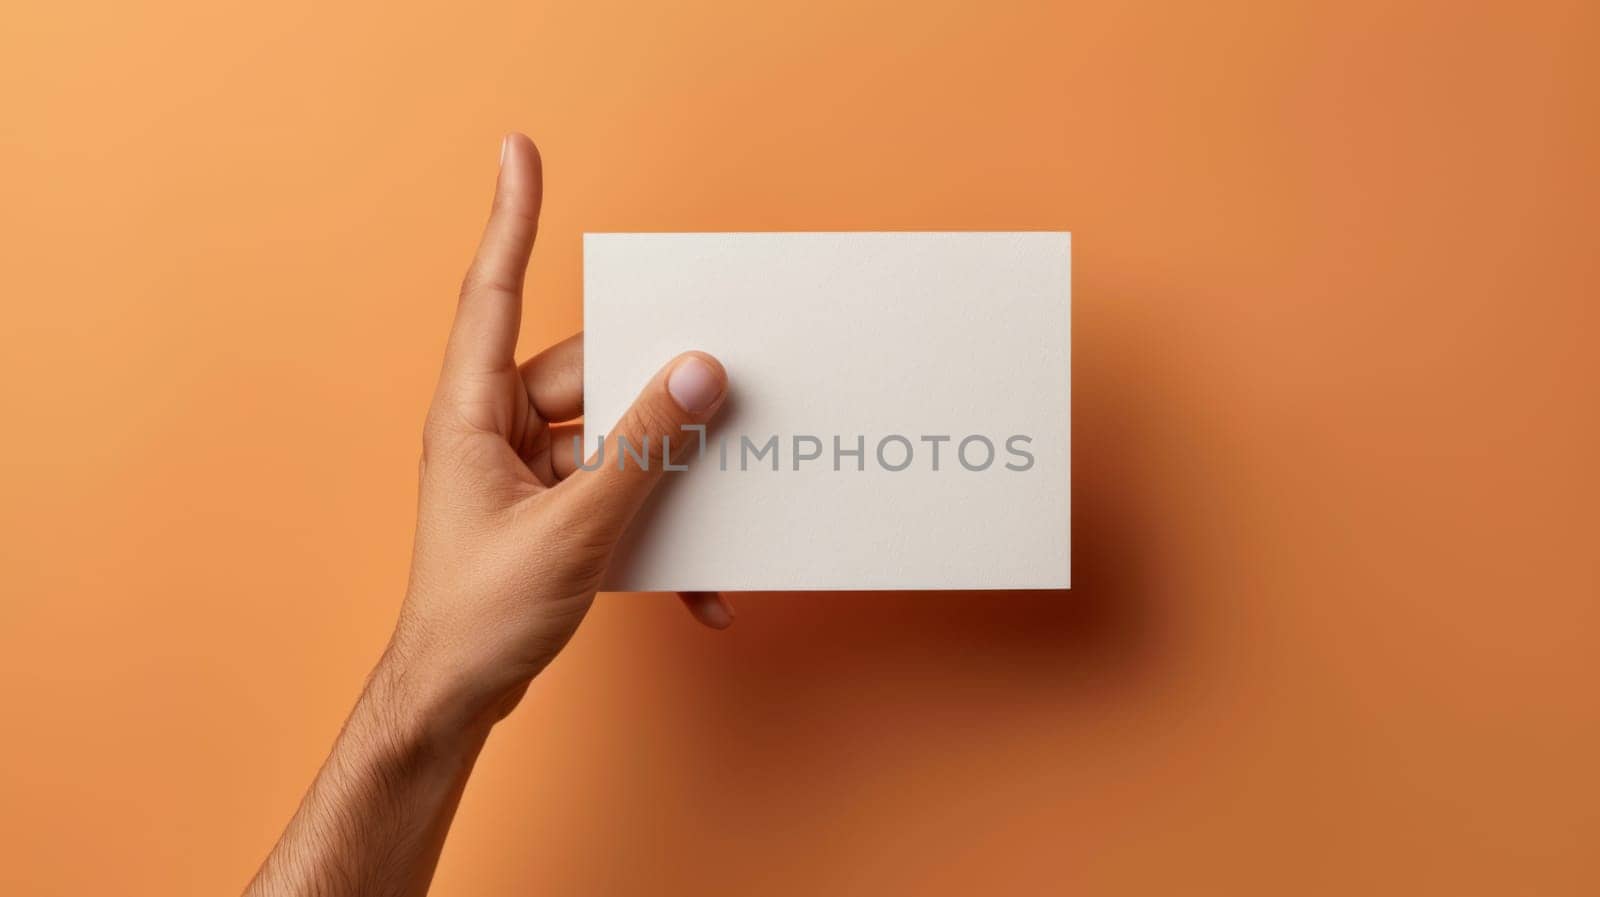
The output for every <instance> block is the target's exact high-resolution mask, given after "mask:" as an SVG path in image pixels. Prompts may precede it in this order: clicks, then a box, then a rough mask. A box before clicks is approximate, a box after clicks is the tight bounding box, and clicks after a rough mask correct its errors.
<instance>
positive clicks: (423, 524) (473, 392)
mask: <svg viewBox="0 0 1600 897" xmlns="http://www.w3.org/2000/svg"><path fill="white" fill-rule="evenodd" d="M541 193H542V174H541V166H540V160H539V153H538V150H537V149H536V148H535V147H534V145H533V142H532V141H530V140H529V139H528V138H526V137H523V136H522V135H515V134H514V135H511V136H509V137H507V138H506V139H505V142H504V144H503V145H502V149H501V163H500V178H499V184H498V187H497V190H496V193H495V200H494V207H493V210H492V212H491V214H490V217H489V223H488V226H487V228H486V229H485V231H484V234H483V240H482V243H481V244H480V246H479V248H478V253H477V257H476V259H475V260H474V261H473V263H472V267H471V269H470V270H469V271H468V273H467V276H466V280H465V283H464V284H463V286H462V288H461V300H460V304H459V306H458V308H457V311H456V319H455V324H454V327H453V328H452V330H451V333H450V340H449V343H448V346H447V348H446V352H445V362H444V371H443V373H442V374H441V376H440V378H439V385H438V389H437V391H436V392H435V395H434V399H433V405H432V408H431V409H430V410H429V413H428V419H427V424H426V428H425V429H424V432H423V451H422V471H421V489H420V507H419V509H418V519H417V534H416V545H415V549H414V554H413V559H412V565H411V582H410V586H409V589H408V592H407V595H406V599H405V604H404V607H403V609H402V611H401V615H400V621H399V623H398V625H397V626H396V629H395V633H394V637H393V639H392V641H391V643H390V648H389V650H388V652H386V655H385V658H384V662H383V664H382V665H380V669H381V670H382V671H384V672H388V673H389V674H391V675H393V676H394V677H396V678H397V680H398V681H400V682H402V683H403V684H404V686H405V688H404V690H405V691H406V692H407V693H408V694H410V695H411V696H412V697H413V699H414V700H416V701H419V702H420V704H421V706H420V707H419V708H418V709H420V710H421V711H423V712H425V713H427V714H431V715H433V716H434V718H436V719H438V720H439V721H440V722H441V723H443V724H445V725H448V726H452V727H459V726H475V725H488V724H492V723H493V722H494V721H496V720H498V719H500V718H501V717H503V716H504V715H505V714H506V713H508V712H509V711H510V710H511V708H512V707H514V706H515V705H516V703H517V701H518V700H519V699H520V698H521V697H522V694H523V692H524V691H526V689H527V685H528V683H529V681H530V680H531V679H532V678H533V676H534V675H535V674H537V673H538V672H539V671H540V670H541V669H543V668H544V666H545V664H547V663H549V662H550V660H551V659H552V658H553V657H554V656H555V655H556V652H558V651H560V650H561V648H562V646H564V645H565V644H566V643H567V640H568V639H569V638H571V637H572V634H573V631H574V630H576V629H577V627H578V624H579V623H580V622H582V620H583V617H584V614H585V613H587V611H588V610H589V606H590V604H591V603H592V602H593V600H594V595H595V591H596V589H597V588H599V586H600V581H601V576H602V574H603V573H604V571H605V568H606V565H607V563H608V562H609V561H610V559H611V553H612V550H613V548H614V547H615V545H616V542H617V539H618V538H619V537H620V536H621V535H622V533H623V530H624V529H625V528H626V527H627V525H628V522H629V521H630V520H631V519H632V518H633V516H634V513H635V512H636V511H637V510H638V508H639V507H640V505H641V504H642V503H643V501H644V500H645V498H646V497H647V496H648V495H649V494H650V492H651V490H652V489H653V488H654V487H655V485H656V483H657V481H658V480H659V478H660V477H661V475H662V467H663V465H662V464H661V463H660V452H661V446H662V437H663V436H671V437H674V438H673V440H672V441H673V443H674V448H675V449H682V448H688V447H690V446H692V445H694V444H695V440H693V439H692V438H682V437H683V435H684V434H682V433H681V431H680V430H679V427H680V426H681V425H684V424H701V423H704V422H705V421H706V420H708V419H709V418H710V417H711V416H712V415H713V414H715V413H716V411H717V409H718V407H719V406H720V405H721V404H722V402H723V399H724V397H725V396H726V394H727V377H726V374H725V372H724V371H723V369H722V366H721V364H719V363H718V362H717V361H716V359H714V358H712V357H710V356H709V355H706V354H704V353H700V352H689V353H685V354H683V355H680V356H678V357H677V358H675V359H673V360H672V361H670V362H668V363H667V365H666V366H665V367H663V368H662V370H661V371H660V373H658V374H657V375H656V376H655V378H654V379H652V380H651V381H650V382H649V383H648V384H646V385H645V387H644V390H643V392H641V393H640V395H639V398H638V399H637V400H636V401H635V403H634V404H633V406H632V408H631V409H629V411H628V413H627V414H626V415H625V416H624V418H623V419H622V421H621V422H619V423H618V425H617V426H616V428H615V431H614V432H613V433H610V434H607V440H608V444H607V446H606V451H605V458H606V460H607V461H608V463H606V464H604V465H602V466H601V468H600V469H598V470H583V469H574V468H575V467H576V464H575V460H576V459H575V458H574V450H573V445H574V443H573V438H574V437H575V436H577V435H579V432H580V430H581V427H580V426H578V425H573V424H567V425H565V426H562V425H560V424H561V422H566V421H572V420H573V419H574V418H577V417H579V416H580V415H581V414H582V413H583V337H582V334H579V335H577V336H573V337H571V338H569V339H567V340H566V341H564V342H561V343H558V344H557V345H555V346H552V347H550V348H549V349H546V350H545V351H544V352H542V353H540V354H539V355H537V356H535V357H533V358H532V359H531V360H529V361H527V362H526V363H524V364H522V365H521V366H520V367H519V366H518V364H517V362H516V357H515V354H514V353H515V350H516V343H517V330H518V326H519V323H520V320H521V317H522V286H523V274H524V272H525V270H526V268H527V265H528V258H529V255H530V253H531V251H532V249H533V241H534V234H535V232H536V230H537V228H538V220H539V205H540V196H541ZM618 434H621V435H625V436H626V437H627V438H628V441H629V444H630V445H632V446H635V447H637V446H639V445H640V444H641V442H642V440H644V439H646V438H648V445H649V446H650V450H651V452H652V453H653V455H654V463H652V464H651V465H650V469H649V470H648V471H646V470H641V469H639V466H638V465H636V464H633V463H631V462H630V463H629V464H628V465H626V466H627V469H626V470H619V469H618V465H617V464H616V463H614V462H612V461H611V459H615V458H619V457H620V453H619V452H618V451H617V447H616V442H615V439H616V436H617V435H618ZM675 454H679V455H680V456H681V452H675ZM683 598H684V601H685V603H686V604H687V605H688V607H689V609H690V611H691V613H693V614H694V615H695V616H696V617H697V618H698V619H699V620H700V621H701V622H702V623H705V624H706V625H708V626H712V627H714V628H723V627H726V626H727V625H729V623H731V622H732V612H731V608H730V607H729V606H728V605H727V603H726V602H725V601H724V599H723V598H722V597H721V596H719V595H717V594H716V593H693V594H686V595H684V596H683Z"/></svg>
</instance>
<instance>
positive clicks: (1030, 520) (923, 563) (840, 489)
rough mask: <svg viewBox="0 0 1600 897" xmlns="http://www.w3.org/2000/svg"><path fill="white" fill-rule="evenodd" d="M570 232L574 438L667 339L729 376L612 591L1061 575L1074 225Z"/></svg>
mask: <svg viewBox="0 0 1600 897" xmlns="http://www.w3.org/2000/svg"><path fill="white" fill-rule="evenodd" d="M583 253H584V262H583V265H584V332H585V336H584V344H585V345H584V354H585V358H584V384H585V411H586V417H585V424H586V432H585V435H584V445H585V449H586V452H587V453H593V451H594V448H595V444H596V439H597V437H598V435H599V434H601V433H604V432H607V431H608V430H609V428H610V427H611V426H612V425H613V424H615V423H616V421H617V420H618V418H620V417H621V416H622V413H623V411H624V410H625V409H626V408H627V407H628V405H629V404H630V403H632V401H633V399H634V397H635V396H636V395H637V394H638V391H639V389H640V387H642V386H643V385H644V384H645V383H646V382H647V381H648V380H649V379H650V377H651V376H652V375H653V374H654V373H655V372H656V371H657V370H659V369H660V367H661V366H662V365H663V364H665V363H666V362H667V361H668V360H669V359H671V358H672V357H673V356H675V355H677V354H678V353H679V352H682V351H685V350H688V349H701V350H704V351H706V352H709V353H711V354H712V355H715V356H716V357H717V358H718V359H720V360H721V361H722V363H723V364H724V365H725V366H726V367H727V369H728V376H729V381H730V384H731V385H730V389H729V394H728V401H727V404H726V405H725V406H724V408H723V410H722V413H721V414H720V415H719V416H718V419H717V420H716V421H715V422H714V423H713V424H712V425H711V427H710V429H709V430H708V432H707V433H706V438H705V441H704V451H703V453H702V454H700V455H699V456H697V457H694V458H692V459H691V460H690V461H689V470H688V471H687V472H676V471H674V472H669V473H667V474H665V476H664V479H663V482H662V484H661V487H660V489H659V490H658V491H657V492H656V494H655V495H654V496H653V497H652V498H651V500H650V503H649V504H648V505H647V506H646V507H645V508H644V510H643V511H642V512H641V514H640V516H639V517H638V518H637V519H636V521H635V523H634V524H633V526H632V527H630V529H629V531H628V533H627V535H626V536H625V537H624V539H623V542H622V544H621V545H620V546H619V548H618V552H617V556H616V559H615V562H614V563H613V565H612V568H611V572H610V573H609V575H608V579H607V583H606V587H607V588H608V589H612V590H619V591H624V590H626V591H657V590H662V591H665V590H696V591H698V590H727V591H786V590H808V589H1044V588H1050V589H1057V588H1067V587H1068V586H1069V585H1070V570H1071V536H1070V526H1071V412H1070V406H1071V237H1070V235H1069V234H1066V233H1038V232H1029V233H727V234H586V235H585V236H584V243H583ZM683 436H684V438H685V439H692V440H695V441H697V442H698V441H699V436H698V435H697V434H693V433H685V434H683ZM674 441H676V440H674ZM651 450H652V452H653V453H654V454H655V458H656V461H657V463H659V459H660V449H659V446H651ZM605 461H606V463H612V464H614V463H617V459H616V458H613V457H607V458H606V459H605ZM626 463H633V462H632V460H631V459H629V460H628V461H627V462H626ZM774 468H776V469H774Z"/></svg>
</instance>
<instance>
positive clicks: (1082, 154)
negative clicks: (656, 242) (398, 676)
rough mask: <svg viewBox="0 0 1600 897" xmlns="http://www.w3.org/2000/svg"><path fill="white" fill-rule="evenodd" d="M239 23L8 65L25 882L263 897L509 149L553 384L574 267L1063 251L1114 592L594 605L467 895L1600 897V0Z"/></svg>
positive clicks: (67, 17)
mask: <svg viewBox="0 0 1600 897" xmlns="http://www.w3.org/2000/svg"><path fill="white" fill-rule="evenodd" d="M223 6H224V5H223V4H217V3H215V2H185V3H179V2H161V3H154V4H136V3H126V2H116V3H112V2H73V0H66V2H60V0H52V2H44V0H23V3H22V4H21V6H20V7H19V6H18V5H16V4H15V3H13V4H10V5H8V7H7V14H6V20H7V21H6V25H5V26H4V28H3V29H0V91H3V92H4V104H3V114H0V187H3V190H0V193H3V198H0V204H3V205H0V216H3V217H0V221H3V224H0V243H3V249H0V259H3V293H0V294H3V296H4V299H5V312H4V325H3V326H4V331H3V336H4V343H3V350H0V402H3V404H0V420H3V421H4V435H5V440H4V444H3V445H0V464H3V477H0V490H3V491H0V553H3V554H0V558H3V568H4V585H3V586H0V590H3V593H4V598H3V602H0V699H3V709H0V712H3V717H0V718H3V719H4V737H3V738H0V892H4V893H6V894H91V893H117V894H128V895H157V894H161V895H166V894H175V893H195V894H200V893H207V894H215V893H228V892H231V891H233V890H236V889H238V888H240V887H242V886H243V884H244V883H245V881H246V879H247V878H248V877H249V875H250V874H251V872H252V871H253V869H254V867H255V865H256V863H257V862H258V861H259V860H260V858H261V857H262V855H263V854H264V853H265V851H266V850H267V848H268V846H269V845H270V844H271V842H272V840H273V839H274V838H275V837H276V835H277V834H278V832H279V830H280V828H281V827H282V825H283V824H284V822H285V821H286V819H287V818H288V816H289V814H290V812H291V810H292V809H293V807H294V805H295V803H296V801H297V799H298V796H299V794H300V793H301V790H302V789H303V788H304V787H305V786H306V784H307V783H308V782H309V780H310V778H311V775H312V773H313V771H314V770H315V768H316V766H317V764H318V763H319V761H320V760H321V758H322V756H323V754H324V752H325V751H326V749H327V747H328V745H329V743H330V741H331V739H332V737H333V735H334V733H335V731H336V729H337V727H338V725H339V722H340V720H341V719H342V717H343V715H344V713H345V711H346V710H347V708H348V707H349V705H350V703H351V701H352V699H353V698H354V696H355V694H356V692H357V690H358V688H359V686H360V683H361V680H362V676H363V674H364V672H365V670H366V669H367V667H368V665H369V664H370V663H371V662H372V661H373V659H374V658H375V657H376V655H377V652H378V651H379V649H380V647H381V645H382V643H383V641H384V638H385V635H386V633H387V630H388V627H389V625H390V621H391V617H392V614H393V613H394V611H395V609H396V607H397V603H398V600H399V598H400V594H401V590H402V588H403V586H404V582H405V575H406V561H407V554H408V550H409V545H410V531H411V523H412V513H413V502H414V493H413V489H414V485H415V484H414V474H415V465H416V456H417V452H418V446H419V428H420V423H421V419H422V414H423V409H424V407H425V404H426V402H427V400H428V397H429V391H430V388H431V383H432V380H433V377H434V375H435V372H436V369H437V363H438V358H439V354H440V349H441V346H442V341H443V336H444V333H445V329H446V327H447V325H448V322H449V318H450V315H451V311H452V304H453V300H454V294H455V289H456V285H457V283H458V278H459V276H460V273H461V272H462V270H463V269H464V266H465V263H466V261H467V258H468V256H469V253H470V251H471V248H472V246H473V243H474V241H475V239H476V235H477V231H478V228H479V226H480V225H481V222H482V220H483V217H484V215H485V212H486V209H487V202H488V197H489V190H490V185H491V182H492V179H493V176H494V168H495V159H496V155H497V153H498V149H499V137H500V134H501V132H503V131H505V130H509V129H513V128H517V129H524V130H526V131H528V132H530V133H531V134H533V135H534V136H535V138H536V139H537V140H538V141H539V143H540V145H541V147H542V148H543V152H544V158H545V170H546V174H547V177H548V186H547V189H546V193H545V223H544V227H543V229H542V233H541V236H540V245H539V248H538V250H537V252H536V254H535V257H534V267H533V272H532V275H531V279H530V285H531V299H530V313H529V314H528V316H527V318H526V324H525V331H524V334H523V337H524V347H525V349H527V350H530V351H531V350H532V349H534V348H536V347H538V346H540V345H542V344H545V343H548V342H551V341H553V340H555V339H557V338H559V337H561V336H563V335H565V334H567V333H568V332H570V331H572V330H574V329H576V328H578V327H579V326H580V294H579V293H580V290H579V288H580V257H579V235H580V234H581V233H582V232H583V231H585V230H723V229H726V230H831V229H893V228H929V229H946V228H948V229H1012V228H1023V229H1025V228H1066V229H1070V230H1072V231H1073V232H1074V247H1075V254H1076V258H1075V261H1074V267H1075V271H1076V282H1075V296H1074V301H1075V305H1076V309H1075V334H1074V336H1075V361H1074V364H1075V368H1074V380H1075V383H1074V388H1075V392H1076V394H1075V396H1074V415H1075V417H1074V425H1073V431H1074V434H1075V436H1076V445H1075V448H1074V451H1075V456H1074V462H1075V468H1074V478H1075V487H1076V496H1075V499H1076V509H1075V513H1076V525H1075V537H1076V544H1075V546H1074V550H1075V561H1076V564H1075V576H1074V581H1075V582H1076V584H1077V588H1075V589H1074V590H1073V591H1072V592H1071V593H1069V594H1066V595H1064V596H1063V595H1060V594H1015V595H993V594H984V595H974V594H920V595H909V594H867V595H806V594H786V595H749V596H744V597H743V599H742V601H740V610H741V616H740V620H739V623H738V626H737V627H736V629H735V631H733V632H731V633H728V634H718V633H713V632H709V631H703V630H701V629H698V628H696V627H695V626H694V625H692V624H691V623H690V621H689V619H688V617H687V615H685V614H684V613H683V612H682V611H681V609H680V608H678V607H677V606H675V603H674V601H673V600H672V599H670V598H668V597H666V596H660V595H657V596H612V597H607V598H603V599H602V600H601V602H600V603H599V605H598V606H597V608H596V611H595V613H594V615H593V617H592V618H591V619H590V621H589V622H588V623H587V624H586V625H585V627H584V629H583V631H582V632H581V633H580V635H579V636H578V638H577V639H576V641H575V642H574V643H573V645H572V646H571V648H570V650H569V651H568V652H567V653H566V654H565V655H564V656H563V657H562V658H561V659H560V660H559V661H558V662H557V663H556V664H555V666H554V667H552V668H551V669H550V670H549V671H548V673H547V675H546V676H544V677H543V678H542V679H541V680H540V681H539V682H538V683H537V685H536V687H535V688H534V690H533V692H532V694H531V695H530V696H529V698H528V700H527V701H526V702H525V703H524V704H523V706H522V708H521V709H520V710H519V711H518V712H517V713H516V714H515V715H514V716H513V717H512V718H511V719H510V720H509V721H507V722H506V723H505V724H504V725H503V726H502V728H501V730H500V731H499V732H498V733H497V734H496V736H495V737H494V738H493V739H492V741H491V742H490V745H489V747H488V750H487V751H486V753H485V755H484V757H483V759H482V761H481V764H480V767H479V769H478V772H477V775H476V777H475V778H474V780H473V782H472V784H471V787H470V788H469V790H468V793H467V795H466V799H465V801H464V803H463V805H462V808H461V812H460V816H459V818H458V821H457V823H456V826H455V830H454V832H453V834H452V835H451V838H450V842H449V844H448V845H447V846H446V849H445V855H444V859H443V862H442V864H441V866H440V869H439V874H438V879H437V886H436V890H435V893H437V894H447V895H456V894H459V895H467V894H471V895H479V894H523V893H551V894H563V895H586V894H641V893H647V894H667V895H672V894H685V895H687V894H696V895H700V894H717V893H759V894H763V895H787V894H794V895H801V894H805V895H810V894H819V893H836V894H889V893H905V894H918V895H946V894H948V895H956V894H960V895H967V894H972V893H980V891H979V890H978V889H980V888H985V887H988V888H994V889H996V890H995V892H996V893H1020V894H1033V893H1048V892H1073V893H1086V894H1161V893H1165V894H1179V893H1182V894H1192V893H1218V894H1224V893H1225V894H1241V893H1249V894H1283V893H1297V894H1298V893H1306V894H1340V895H1344V894H1357V893H1381V894H1422V893H1427V894H1452V895H1460V894H1540V895H1561V894H1595V893H1600V856H1597V852H1596V851H1597V846H1596V845H1597V844H1600V772H1597V771H1596V759H1595V758H1596V757H1597V756H1600V699H1597V696H1596V695H1597V674H1600V654H1597V647H1600V646H1597V634H1600V630H1597V626H1596V624H1597V620H1596V599H1597V595H1600V582H1597V576H1596V572H1597V563H1596V554H1597V552H1596V547H1597V544H1600V532H1597V526H1596V513H1595V509H1596V506H1597V499H1600V495H1597V491H1600V490H1597V477H1596V474H1595V459H1596V457H1597V450H1600V445H1597V444H1596V443H1597V439H1596V433H1597V426H1596V407H1597V404H1600V402H1597V390H1596V386H1597V382H1600V376H1597V374H1600V371H1597V362H1596V358H1595V353H1594V333H1595V328H1596V325H1597V323H1600V322H1597V320H1596V317H1597V316H1596V311H1595V306H1596V290H1595V281H1596V275H1597V273H1600V272H1597V270H1596V269H1597V262H1596V252H1595V230H1596V228H1595V208H1596V206H1597V202H1600V191H1597V190H1596V177H1595V174H1596V161H1595V160H1596V159H1597V158H1600V141H1597V139H1596V138H1597V131H1596V110H1597V109H1600V97H1597V92H1600V91H1597V89H1596V87H1597V85H1600V70H1597V69H1600V66H1597V64H1596V63H1595V61H1594V59H1595V53H1596V46H1595V44H1596V40H1595V37H1596V34H1597V33H1600V7H1597V6H1596V5H1595V4H1593V3H1585V2H1568V3H1556V2H1538V0H1534V2H1518V3H1510V2H1504V3H1501V2H1496V3H1443V2H1441V3H1430V4H1424V3H1400V4H1397V3H1389V2H1360V3H1339V4H1326V5H1324V4H1308V3H1293V4H1272V3H1242V2H1221V3H1205V4H1200V3H1195V4H1182V5H1179V4H1170V5H1166V6H1161V5H1140V4H1113V3H1102V4H1090V3H1081V2H1073V3H1064V4H1044V3H1040V4H1036V5H1035V4H1017V3H1004V2H981V3H970V2H969V3H956V2H921V3H905V4H899V5H895V6H887V5H879V4H863V3H860V2H835V0H828V2H810V3H804V4H781V5H776V4H765V3H748V2H746V3H733V2H725V3H715V4H713V3H705V2H695V3H675V4H645V3H634V4H616V3H595V2H583V3H565V4H554V3H528V2H517V3H511V2H469V3H461V4H448V5H446V4H440V5H439V6H438V8H433V9H429V8H425V7H423V6H420V5H413V4H396V3H376V2H372V3H361V4H349V5H337V6H336V5H330V4H325V3H312V2H307V0H290V2H284V3H264V4H249V5H242V6H238V7H233V8H222V7H223ZM707 550H715V547H714V546H708V547H707Z"/></svg>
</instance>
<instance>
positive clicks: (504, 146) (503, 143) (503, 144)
mask: <svg viewBox="0 0 1600 897" xmlns="http://www.w3.org/2000/svg"><path fill="white" fill-rule="evenodd" d="M510 148H511V135H510V134H507V135H506V136H504V137H502V138H500V167H501V168H504V167H506V150H508V149H510Z"/></svg>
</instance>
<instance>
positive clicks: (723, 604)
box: [700, 594, 733, 629]
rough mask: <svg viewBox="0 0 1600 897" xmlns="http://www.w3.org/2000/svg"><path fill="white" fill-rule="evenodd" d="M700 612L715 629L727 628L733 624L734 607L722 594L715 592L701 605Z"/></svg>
mask: <svg viewBox="0 0 1600 897" xmlns="http://www.w3.org/2000/svg"><path fill="white" fill-rule="evenodd" d="M700 613H701V616H702V619H704V620H705V621H706V624H707V625H709V626H711V627H712V628H713V629H727V628H728V627H729V626H732V625H733V608H732V607H730V606H729V605H728V602H727V600H726V599H724V598H723V597H722V596H721V595H716V594H713V595H712V596H711V597H709V598H707V599H706V600H705V601H704V603H702V604H701V605H700Z"/></svg>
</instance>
